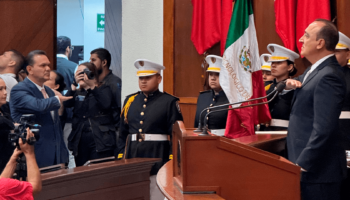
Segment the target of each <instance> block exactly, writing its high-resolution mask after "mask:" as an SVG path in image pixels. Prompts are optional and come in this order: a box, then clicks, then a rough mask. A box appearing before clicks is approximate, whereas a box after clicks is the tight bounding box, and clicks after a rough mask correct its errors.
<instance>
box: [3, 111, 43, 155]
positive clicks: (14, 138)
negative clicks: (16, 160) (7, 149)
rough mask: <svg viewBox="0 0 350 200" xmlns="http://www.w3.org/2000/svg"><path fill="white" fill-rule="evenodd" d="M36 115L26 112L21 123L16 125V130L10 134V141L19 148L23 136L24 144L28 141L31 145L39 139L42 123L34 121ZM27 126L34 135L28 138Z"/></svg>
mask: <svg viewBox="0 0 350 200" xmlns="http://www.w3.org/2000/svg"><path fill="white" fill-rule="evenodd" d="M34 119H35V115H34V114H24V115H22V117H21V118H20V122H19V125H16V126H15V130H14V131H13V133H10V134H9V142H11V144H12V145H13V146H15V147H17V148H18V149H20V147H19V138H22V141H23V144H25V143H28V144H30V145H34V144H35V142H36V141H38V140H39V138H40V135H39V131H40V127H41V126H40V125H39V124H35V123H34ZM27 128H29V129H30V130H31V131H32V132H33V134H34V137H31V138H29V139H28V140H27V130H26V129H27Z"/></svg>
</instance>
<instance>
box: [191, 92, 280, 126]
mask: <svg viewBox="0 0 350 200" xmlns="http://www.w3.org/2000/svg"><path fill="white" fill-rule="evenodd" d="M276 90H277V88H276V87H275V89H274V90H272V92H271V93H270V94H268V95H266V96H264V97H259V98H255V99H249V100H246V101H240V102H235V103H226V104H221V105H217V106H212V107H207V108H205V109H203V110H202V112H201V113H200V114H199V122H198V127H197V129H196V130H194V131H193V132H202V131H203V128H202V125H201V116H202V115H203V112H204V111H206V110H209V109H214V108H221V107H227V106H232V105H236V104H242V103H247V102H251V101H257V100H261V99H265V98H267V97H269V96H271V95H272V94H273V93H274V92H276ZM225 110H227V108H226V109H225ZM204 119H206V118H204Z"/></svg>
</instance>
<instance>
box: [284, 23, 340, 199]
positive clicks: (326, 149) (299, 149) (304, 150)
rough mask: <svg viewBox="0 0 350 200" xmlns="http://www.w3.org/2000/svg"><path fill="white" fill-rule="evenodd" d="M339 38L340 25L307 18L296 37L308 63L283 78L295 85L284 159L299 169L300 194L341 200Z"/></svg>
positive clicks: (307, 197)
mask: <svg viewBox="0 0 350 200" xmlns="http://www.w3.org/2000/svg"><path fill="white" fill-rule="evenodd" d="M338 39H339V34H338V30H337V28H336V27H335V26H334V25H333V24H332V23H331V22H330V21H327V20H323V19H318V20H315V21H314V22H313V23H311V24H310V25H309V26H308V27H307V28H306V29H305V34H304V35H303V36H302V37H301V38H300V40H299V41H300V42H301V43H303V46H302V49H301V55H303V56H305V58H307V59H308V60H309V61H310V62H311V64H312V66H311V67H310V68H308V69H307V70H306V71H305V72H304V74H302V75H301V76H299V77H297V78H296V79H294V80H293V79H288V80H287V82H286V83H287V86H286V89H296V90H295V93H294V98H293V100H292V111H291V115H290V120H289V127H288V136H287V149H288V159H289V160H290V161H292V162H293V163H295V164H297V165H298V166H300V167H301V170H302V174H301V196H302V199H307V200H310V199H318V200H319V199H331V200H336V199H340V195H339V194H340V184H341V181H342V179H344V178H345V176H346V160H345V151H344V149H343V148H342V146H341V134H340V132H339V126H338V121H339V115H340V112H341V109H342V105H343V102H344V97H345V92H346V85H345V80H344V75H343V73H342V70H341V67H340V65H339V64H338V62H337V60H336V58H335V56H334V50H335V47H336V45H337V43H338Z"/></svg>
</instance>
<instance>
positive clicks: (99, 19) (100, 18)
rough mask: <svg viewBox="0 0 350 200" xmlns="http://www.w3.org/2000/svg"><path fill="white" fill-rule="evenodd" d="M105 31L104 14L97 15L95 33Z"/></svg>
mask: <svg viewBox="0 0 350 200" xmlns="http://www.w3.org/2000/svg"><path fill="white" fill-rule="evenodd" d="M104 31H105V14H97V32H104Z"/></svg>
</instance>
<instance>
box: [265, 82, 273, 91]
mask: <svg viewBox="0 0 350 200" xmlns="http://www.w3.org/2000/svg"><path fill="white" fill-rule="evenodd" d="M271 85H272V83H270V84H268V85H267V86H265V91H268V90H269V89H270V87H271Z"/></svg>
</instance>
